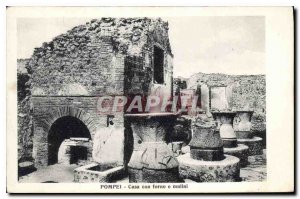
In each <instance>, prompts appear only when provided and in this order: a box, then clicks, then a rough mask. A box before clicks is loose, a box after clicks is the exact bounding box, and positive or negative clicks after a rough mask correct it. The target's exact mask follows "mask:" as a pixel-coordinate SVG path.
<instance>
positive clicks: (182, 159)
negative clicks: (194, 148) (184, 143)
mask: <svg viewBox="0 0 300 199" xmlns="http://www.w3.org/2000/svg"><path fill="white" fill-rule="evenodd" d="M177 159H178V161H179V175H180V177H181V178H182V179H186V178H188V179H191V180H193V181H196V182H236V181H239V180H240V177H239V175H240V164H239V162H240V160H239V158H237V157H234V156H230V155H225V159H223V160H220V161H203V160H194V159H192V158H191V157H190V154H185V155H181V156H178V157H177Z"/></svg>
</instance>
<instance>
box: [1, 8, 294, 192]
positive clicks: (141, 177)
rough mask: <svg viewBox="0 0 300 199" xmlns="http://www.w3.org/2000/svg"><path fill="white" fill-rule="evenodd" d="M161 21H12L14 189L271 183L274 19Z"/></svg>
mask: <svg viewBox="0 0 300 199" xmlns="http://www.w3.org/2000/svg"><path fill="white" fill-rule="evenodd" d="M20 9H21V8H20ZM55 9H56V8H52V11H53V12H55ZM57 9H59V8H57ZM60 9H62V8H60ZM65 9H67V8H65ZM107 9H108V10H109V9H112V8H107ZM115 9H116V8H115ZM187 9H189V8H187ZM220 9H222V8H220ZM224 9H225V8H224ZM227 9H228V8H227ZM24 10H26V9H25V8H24ZM121 10H122V9H120V11H121ZM150 10H151V9H150ZM190 10H192V9H190ZM8 11H10V10H8ZM204 11H205V12H206V11H207V10H204ZM233 11H234V10H233ZM283 11H284V13H287V14H286V16H290V15H292V12H293V10H292V9H287V8H285V9H284V8H283ZM289 11H291V12H289ZM69 12H72V8H70V10H69ZM187 12H188V11H187ZM274 12H275V11H274ZM12 13H13V10H12ZM45 13H46V11H45ZM153 13H154V11H153ZM156 13H157V14H156ZM156 13H155V14H153V15H151V16H150V15H147V14H146V13H145V15H141V12H139V14H138V15H137V16H126V15H125V14H124V16H120V15H119V14H116V16H113V14H109V15H107V16H105V14H103V13H101V14H99V17H98V16H97V15H95V16H90V15H82V16H80V15H78V16H77V17H74V16H73V17H64V16H55V17H47V16H45V17H43V16H41V17H30V16H24V17H16V18H15V24H14V29H13V31H14V35H15V39H14V41H13V42H14V45H15V46H16V47H17V48H16V49H13V50H14V53H15V55H16V59H15V60H14V61H13V63H15V64H16V66H14V67H15V68H16V71H15V73H14V75H15V79H16V88H15V89H16V91H15V96H16V100H17V101H16V104H15V106H16V119H15V121H16V123H15V130H16V134H15V138H14V139H15V140H14V142H16V141H17V145H16V146H17V149H16V158H17V159H15V160H14V161H15V162H16V166H17V172H16V175H14V176H15V177H16V179H13V180H14V181H15V182H16V183H18V184H21V186H22V185H24V186H30V184H31V183H38V184H41V186H43V185H42V184H45V183H46V184H49V186H52V185H54V186H55V183H58V184H61V183H63V184H62V185H61V187H63V186H64V184H69V183H72V184H74V185H76V184H82V186H85V185H84V184H88V185H90V184H91V183H93V185H97V184H98V191H100V192H101V191H106V192H113V191H115V190H114V189H121V192H122V190H123V191H124V192H126V191H128V190H129V191H133V192H134V191H135V192H139V191H141V192H147V190H148V191H149V190H150V189H151V191H153V190H154V191H153V192H175V191H174V190H176V191H183V192H188V190H189V189H190V186H202V185H208V186H210V185H217V186H218V187H222V186H224V187H225V186H228V185H229V184H228V183H233V184H230V185H231V186H233V187H234V186H236V185H239V184H241V185H245V186H246V185H247V183H271V182H272V179H271V181H270V178H269V165H270V162H271V161H272V158H274V156H272V155H271V156H269V155H268V154H269V153H270V152H269V151H270V150H272V149H273V147H275V144H272V143H271V142H273V141H272V136H274V135H275V134H273V132H270V131H273V128H272V127H271V129H272V130H270V129H269V126H270V125H267V124H268V123H269V114H268V113H269V111H273V110H270V108H269V106H268V105H267V103H268V101H267V98H269V97H268V96H269V94H268V93H269V90H268V89H267V85H268V84H269V83H268V81H269V80H270V79H271V75H270V76H269V74H268V69H267V63H268V59H269V58H270V57H269V56H268V50H269V48H267V40H268V38H269V37H268V36H267V17H268V16H267V15H263V14H260V13H258V14H247V13H245V14H244V15H242V14H240V13H241V12H239V14H234V12H233V14H232V15H229V13H228V12H226V13H227V14H226V15H225V14H223V15H218V14H215V12H212V13H214V14H212V15H198V16H197V15H178V16H175V15H172V16H171V15H167V14H166V15H164V14H161V15H159V14H160V13H162V12H158V11H157V12H156ZM266 13H267V12H266ZM46 14H47V13H46ZM289 14H290V15H289ZM282 15H283V14H282ZM290 19H291V21H288V22H289V23H293V21H292V18H290ZM279 23H280V22H279ZM284 23H286V22H284ZM290 31H291V32H292V31H293V30H292V29H291V30H290ZM286 39H289V38H286ZM290 39H292V38H290ZM291 52H292V51H291ZM278 59H280V58H279V57H278ZM285 67H287V69H289V68H291V69H292V66H285ZM269 77H270V78H269ZM274 80H275V79H271V80H270V81H271V82H273V81H274ZM275 81H276V80H275ZM271 92H274V91H273V90H271V91H270V93H271ZM270 96H272V95H271V94H270ZM287 97H290V96H288V95H287ZM269 100H270V99H269ZM273 102H274V101H273ZM290 105H292V104H290ZM273 108H274V107H273ZM267 114H268V115H267ZM270 118H271V119H274V118H273V117H272V116H271V117H270ZM272 125H275V123H274V122H273V123H272ZM287 125H288V124H287ZM267 127H268V128H267ZM291 133H292V132H291ZM291 133H287V134H285V133H284V132H282V136H290V135H291ZM270 136H271V137H270ZM277 138H278V137H277ZM269 139H271V141H270V140H269ZM278 139H280V138H278ZM291 144H293V143H291ZM7 147H9V144H7ZM276 147H280V146H279V145H276ZM10 150H12V149H10ZM272 154H273V155H274V153H272ZM291 154H292V151H291ZM280 157H281V156H280V154H278V158H280ZM270 158H271V159H270ZM271 164H272V165H273V166H276V165H274V164H273V163H272V162H271ZM290 166H292V165H290ZM291 168H292V167H291ZM281 175H284V173H282V174H281ZM287 175H289V173H287ZM11 177H12V176H11ZM271 178H272V176H271ZM140 183H142V185H141V184H140ZM170 184H171V185H170ZM235 184H236V185H235ZM32 186H33V185H32ZM34 186H39V185H37V184H35V185H34ZM70 186H72V185H70ZM258 186H259V185H258ZM262 187H263V185H262ZM132 189H134V190H132ZM193 189H196V188H195V187H194V188H193ZM44 190H45V188H44ZM60 190H63V189H62V188H61V189H60ZM244 190H245V189H244ZM246 190H247V189H246ZM266 190H267V189H266ZM216 191H217V190H216ZM252 191H256V192H260V191H262V192H263V191H264V190H263V189H262V190H259V189H257V190H252ZM37 192H38V191H37ZM46 192H52V191H51V189H50V188H49V190H46ZM62 192H64V191H62ZM249 192H251V190H250V189H249Z"/></svg>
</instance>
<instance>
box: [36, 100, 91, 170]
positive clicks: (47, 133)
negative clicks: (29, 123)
mask: <svg viewBox="0 0 300 199" xmlns="http://www.w3.org/2000/svg"><path fill="white" fill-rule="evenodd" d="M34 122H35V128H36V129H35V133H36V135H35V139H34V152H35V156H36V158H37V160H36V166H38V167H40V166H47V165H51V164H55V163H56V162H57V155H58V154H57V150H58V149H59V146H60V144H61V142H62V141H63V140H64V139H68V138H69V137H83V138H89V139H92V138H93V135H94V133H95V131H96V123H95V122H94V118H93V117H92V116H91V115H90V114H89V113H88V112H86V111H84V110H83V109H80V108H78V107H72V106H61V107H56V108H52V109H51V110H50V111H49V112H48V113H47V114H45V115H44V116H43V117H34ZM89 153H90V151H89Z"/></svg>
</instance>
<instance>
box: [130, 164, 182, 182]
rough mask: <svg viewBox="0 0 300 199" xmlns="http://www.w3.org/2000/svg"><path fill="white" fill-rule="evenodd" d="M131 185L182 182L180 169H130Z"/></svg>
mask: <svg viewBox="0 0 300 199" xmlns="http://www.w3.org/2000/svg"><path fill="white" fill-rule="evenodd" d="M128 174H129V182H130V183H168V182H170V183H172V182H180V180H179V173H178V168H173V169H165V170H154V169H146V168H143V169H134V168H130V167H128Z"/></svg>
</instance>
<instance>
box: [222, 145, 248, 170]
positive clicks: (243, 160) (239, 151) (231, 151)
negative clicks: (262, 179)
mask: <svg viewBox="0 0 300 199" xmlns="http://www.w3.org/2000/svg"><path fill="white" fill-rule="evenodd" d="M248 151H249V147H248V146H246V145H244V144H238V146H237V147H234V148H225V147H224V154H227V155H232V156H235V157H238V158H239V159H240V166H241V167H245V166H247V165H248V156H249V155H248Z"/></svg>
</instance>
